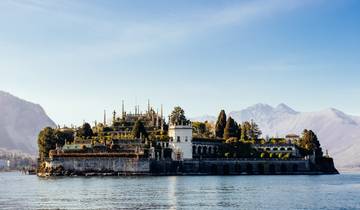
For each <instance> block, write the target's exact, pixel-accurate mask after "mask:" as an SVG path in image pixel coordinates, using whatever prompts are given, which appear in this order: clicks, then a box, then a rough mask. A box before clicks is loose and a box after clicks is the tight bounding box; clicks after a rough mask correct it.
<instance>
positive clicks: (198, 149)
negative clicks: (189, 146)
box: [197, 146, 201, 155]
mask: <svg viewBox="0 0 360 210" xmlns="http://www.w3.org/2000/svg"><path fill="white" fill-rule="evenodd" d="M197 154H198V155H201V147H200V146H198V148H197Z"/></svg>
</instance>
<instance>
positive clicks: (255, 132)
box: [250, 120, 262, 140]
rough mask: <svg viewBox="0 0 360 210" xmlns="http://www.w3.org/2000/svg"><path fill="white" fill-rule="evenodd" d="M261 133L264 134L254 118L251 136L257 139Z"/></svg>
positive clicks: (251, 124) (252, 138)
mask: <svg viewBox="0 0 360 210" xmlns="http://www.w3.org/2000/svg"><path fill="white" fill-rule="evenodd" d="M261 134H262V132H261V130H260V129H259V126H258V125H257V124H256V123H255V122H254V121H253V120H251V123H250V138H251V140H257V139H258V138H259V136H260V135H261Z"/></svg>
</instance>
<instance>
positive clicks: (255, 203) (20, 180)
mask: <svg viewBox="0 0 360 210" xmlns="http://www.w3.org/2000/svg"><path fill="white" fill-rule="evenodd" d="M0 209H196V210H199V209H360V174H342V175H327V176H325V175H324V176H184V177H175V176H173V177H90V178H87V177H61V178H39V177H37V176H29V175H22V174H20V173H16V172H11V173H0Z"/></svg>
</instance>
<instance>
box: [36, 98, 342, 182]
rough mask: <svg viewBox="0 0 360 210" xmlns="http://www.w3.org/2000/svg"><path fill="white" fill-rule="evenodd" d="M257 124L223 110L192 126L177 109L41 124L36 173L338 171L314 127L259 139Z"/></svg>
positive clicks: (216, 173) (285, 173)
mask: <svg viewBox="0 0 360 210" xmlns="http://www.w3.org/2000/svg"><path fill="white" fill-rule="evenodd" d="M261 136H262V132H261V130H260V129H259V126H258V125H257V124H256V123H255V122H254V121H249V122H248V121H246V122H241V123H237V122H236V121H235V120H234V119H233V118H231V117H228V118H227V116H226V113H225V111H224V110H221V112H220V114H219V116H218V119H217V121H216V122H207V121H205V122H192V121H190V120H189V119H187V118H186V116H185V112H184V110H183V109H182V108H181V107H175V108H174V110H173V111H172V112H171V114H170V115H169V117H168V119H165V117H164V114H163V107H162V106H161V108H160V112H159V109H156V111H155V109H154V108H153V107H152V106H151V105H150V102H148V105H147V110H146V111H144V112H143V111H141V110H140V107H139V106H138V105H137V106H135V111H134V112H133V113H131V112H130V113H127V112H126V111H125V108H124V102H123V103H122V110H121V114H120V115H118V113H116V111H114V112H113V113H112V122H107V116H106V111H104V120H103V122H101V123H98V122H96V121H95V122H94V124H93V125H92V126H91V125H90V124H89V123H86V122H84V124H83V125H82V126H80V127H76V126H70V127H67V126H63V127H60V126H58V127H56V128H51V127H46V128H44V129H43V130H42V131H41V132H40V134H39V137H38V147H39V157H38V164H37V165H38V168H37V175H38V176H42V177H43V176H128V175H156V176H157V175H304V174H305V175H321V174H338V171H337V170H336V168H335V166H334V162H333V159H332V158H331V157H329V155H328V154H327V152H326V154H323V151H322V148H321V145H320V142H319V140H318V138H317V136H316V134H315V133H314V132H313V131H312V130H306V129H305V130H304V131H303V133H302V134H301V136H299V135H296V134H289V135H286V136H284V137H283V138H279V137H268V136H266V137H264V138H262V137H261Z"/></svg>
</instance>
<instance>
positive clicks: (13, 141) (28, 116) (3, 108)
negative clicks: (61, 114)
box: [0, 91, 55, 155]
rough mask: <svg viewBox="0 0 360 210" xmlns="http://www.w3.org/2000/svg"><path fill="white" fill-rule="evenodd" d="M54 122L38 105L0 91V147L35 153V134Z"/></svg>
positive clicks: (53, 124) (52, 125)
mask: <svg viewBox="0 0 360 210" xmlns="http://www.w3.org/2000/svg"><path fill="white" fill-rule="evenodd" d="M46 126H51V127H54V126H55V123H54V122H53V121H52V120H51V119H50V118H49V117H48V116H47V115H46V113H45V111H44V109H43V108H42V107H41V106H40V105H38V104H34V103H31V102H28V101H25V100H22V99H20V98H18V97H15V96H13V95H11V94H9V93H7V92H4V91H0V148H2V149H6V150H15V151H21V152H25V153H28V154H32V155H34V154H36V153H37V136H38V134H39V132H40V130H41V129H43V128H44V127H46Z"/></svg>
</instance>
